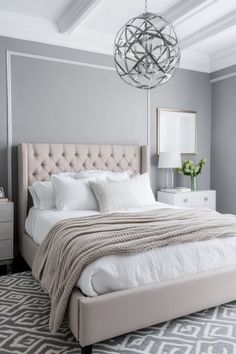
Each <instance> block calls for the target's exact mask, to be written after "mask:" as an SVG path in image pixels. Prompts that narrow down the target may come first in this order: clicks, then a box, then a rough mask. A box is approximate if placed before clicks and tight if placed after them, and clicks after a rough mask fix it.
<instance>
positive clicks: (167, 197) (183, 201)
mask: <svg viewBox="0 0 236 354" xmlns="http://www.w3.org/2000/svg"><path fill="white" fill-rule="evenodd" d="M157 201H158V202H162V203H166V204H171V205H175V206H179V207H190V208H210V209H214V210H215V209H216V191H207V190H206V191H194V192H186V193H168V192H163V191H158V192H157Z"/></svg>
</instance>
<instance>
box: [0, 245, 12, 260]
mask: <svg viewBox="0 0 236 354" xmlns="http://www.w3.org/2000/svg"><path fill="white" fill-rule="evenodd" d="M10 258H13V246H12V240H0V260H4V259H10Z"/></svg>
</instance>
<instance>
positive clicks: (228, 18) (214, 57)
mask: <svg viewBox="0 0 236 354" xmlns="http://www.w3.org/2000/svg"><path fill="white" fill-rule="evenodd" d="M143 9H144V0H40V1H38V0H20V1H19V0H0V35H3V36H8V37H13V38H20V39H25V40H32V41H37V42H42V43H49V44H54V45H60V46H65V47H70V48H78V49H82V50H87V51H92V52H97V53H103V54H112V52H113V41H114V36H115V34H116V33H117V31H118V30H119V29H120V28H121V27H122V26H123V24H124V23H125V22H126V21H128V20H129V19H130V18H131V17H134V16H136V15H139V14H140V13H142V12H143ZM148 9H149V11H151V12H156V13H160V14H162V15H164V16H166V17H167V18H169V19H170V20H171V21H173V22H174V25H175V28H176V31H177V33H178V35H179V37H180V39H181V43H182V59H181V67H182V68H185V69H192V70H197V71H204V72H213V71H216V70H220V69H223V68H225V67H228V66H231V65H234V64H236V0H158V1H157V0H149V1H148Z"/></svg>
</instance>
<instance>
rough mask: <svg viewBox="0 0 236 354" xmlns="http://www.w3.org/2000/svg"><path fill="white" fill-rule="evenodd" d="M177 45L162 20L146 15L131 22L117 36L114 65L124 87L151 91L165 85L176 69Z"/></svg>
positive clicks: (178, 49) (169, 23) (177, 60)
mask: <svg viewBox="0 0 236 354" xmlns="http://www.w3.org/2000/svg"><path fill="white" fill-rule="evenodd" d="M180 57H181V51H180V43H179V40H178V37H177V34H176V32H175V30H174V27H173V25H172V23H171V22H169V21H168V20H167V19H166V18H165V17H163V16H161V15H158V14H154V13H151V12H148V9H147V0H145V11H144V13H143V14H141V15H139V16H137V17H134V18H132V19H130V20H129V21H128V22H127V23H126V24H125V25H124V26H123V27H122V28H121V30H120V31H119V32H118V33H117V35H116V38H115V44H114V61H115V68H116V71H117V73H118V75H119V76H120V77H121V79H122V80H124V81H125V82H126V83H127V84H129V85H132V86H135V87H137V88H140V89H152V88H154V87H157V86H159V85H162V84H164V83H166V82H167V81H168V80H169V79H170V78H171V77H172V76H173V74H174V72H175V70H176V68H177V67H178V66H179V62H180Z"/></svg>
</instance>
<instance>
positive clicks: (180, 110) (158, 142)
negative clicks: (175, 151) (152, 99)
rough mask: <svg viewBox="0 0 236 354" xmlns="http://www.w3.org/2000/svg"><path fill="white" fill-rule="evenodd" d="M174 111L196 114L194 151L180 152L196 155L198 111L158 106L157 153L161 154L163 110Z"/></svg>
mask: <svg viewBox="0 0 236 354" xmlns="http://www.w3.org/2000/svg"><path fill="white" fill-rule="evenodd" d="M163 111H164V112H173V113H190V114H191V115H192V114H194V115H195V136H194V137H193V138H194V139H195V143H194V152H182V151H180V153H181V154H182V155H196V154H197V112H196V111H190V110H186V109H169V108H160V107H158V108H157V109H156V113H157V125H156V153H157V155H159V153H160V151H161V150H160V135H161V126H160V117H161V112H163Z"/></svg>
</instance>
